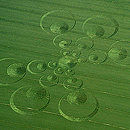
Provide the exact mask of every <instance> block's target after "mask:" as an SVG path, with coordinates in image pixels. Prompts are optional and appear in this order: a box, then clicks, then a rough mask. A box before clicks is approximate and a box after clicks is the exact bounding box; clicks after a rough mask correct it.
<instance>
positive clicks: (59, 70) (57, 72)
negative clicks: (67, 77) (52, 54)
mask: <svg viewBox="0 0 130 130" xmlns="http://www.w3.org/2000/svg"><path fill="white" fill-rule="evenodd" d="M63 72H64V70H63V69H62V68H61V67H57V68H56V69H55V70H54V74H62V73H63Z"/></svg>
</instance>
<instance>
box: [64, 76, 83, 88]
mask: <svg viewBox="0 0 130 130" xmlns="http://www.w3.org/2000/svg"><path fill="white" fill-rule="evenodd" d="M63 86H64V87H65V89H68V90H76V89H80V88H81V87H82V86H83V81H82V80H81V79H77V78H75V77H69V78H67V79H65V80H64V82H63Z"/></svg>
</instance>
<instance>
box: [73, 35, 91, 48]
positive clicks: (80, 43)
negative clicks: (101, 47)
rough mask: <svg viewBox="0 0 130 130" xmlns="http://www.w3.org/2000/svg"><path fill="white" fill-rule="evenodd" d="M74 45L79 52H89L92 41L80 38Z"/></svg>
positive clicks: (87, 38) (88, 38)
mask: <svg viewBox="0 0 130 130" xmlns="http://www.w3.org/2000/svg"><path fill="white" fill-rule="evenodd" d="M75 45H76V46H77V47H78V49H79V50H90V49H91V48H92V47H93V46H94V41H93V40H92V39H91V38H90V37H81V38H79V39H78V40H77V41H76V43H75Z"/></svg>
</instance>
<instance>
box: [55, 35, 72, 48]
mask: <svg viewBox="0 0 130 130" xmlns="http://www.w3.org/2000/svg"><path fill="white" fill-rule="evenodd" d="M71 43H72V39H71V38H70V37H69V36H68V35H65V34H62V35H58V36H56V37H55V38H54V39H53V44H54V45H55V46H56V47H59V48H66V47H68V46H70V44H71Z"/></svg>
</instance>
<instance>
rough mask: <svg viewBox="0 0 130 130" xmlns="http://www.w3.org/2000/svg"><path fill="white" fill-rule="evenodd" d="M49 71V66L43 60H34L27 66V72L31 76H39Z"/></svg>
mask: <svg viewBox="0 0 130 130" xmlns="http://www.w3.org/2000/svg"><path fill="white" fill-rule="evenodd" d="M46 69H47V64H46V63H45V62H44V61H42V60H33V61H31V62H30V63H29V64H28V65H27V70H28V71H29V72H30V73H31V74H39V73H42V72H44V71H45V70H46Z"/></svg>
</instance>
